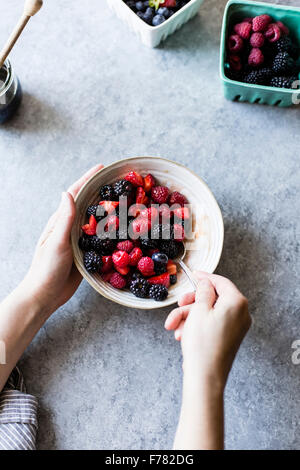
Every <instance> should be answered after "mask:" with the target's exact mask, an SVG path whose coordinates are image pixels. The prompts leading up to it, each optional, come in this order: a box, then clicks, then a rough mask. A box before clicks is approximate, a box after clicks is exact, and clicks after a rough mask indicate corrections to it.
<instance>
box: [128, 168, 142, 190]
mask: <svg viewBox="0 0 300 470" xmlns="http://www.w3.org/2000/svg"><path fill="white" fill-rule="evenodd" d="M124 179H125V180H127V181H130V183H131V184H133V186H136V187H137V186H143V185H144V180H143V177H142V176H141V175H139V174H138V173H136V171H130V172H129V173H128V175H126V176H125V178H124Z"/></svg>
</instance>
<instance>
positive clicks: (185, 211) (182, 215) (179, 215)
mask: <svg viewBox="0 0 300 470" xmlns="http://www.w3.org/2000/svg"><path fill="white" fill-rule="evenodd" d="M173 214H174V217H175V218H176V219H177V220H178V219H179V220H185V219H189V218H190V211H189V208H188V207H179V208H178V209H175V210H174V211H173Z"/></svg>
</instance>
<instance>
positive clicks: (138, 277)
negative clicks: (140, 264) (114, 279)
mask: <svg viewBox="0 0 300 470" xmlns="http://www.w3.org/2000/svg"><path fill="white" fill-rule="evenodd" d="M136 279H144V276H143V275H142V274H141V273H139V272H138V271H135V272H134V273H133V275H132V280H133V281H135V280H136Z"/></svg>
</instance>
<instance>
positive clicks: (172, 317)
mask: <svg viewBox="0 0 300 470" xmlns="http://www.w3.org/2000/svg"><path fill="white" fill-rule="evenodd" d="M191 307H192V305H185V306H184V307H178V308H175V309H174V310H172V312H171V313H170V314H169V315H168V318H167V319H166V321H165V329H166V330H176V328H178V326H179V324H180V322H181V321H182V320H185V319H186V318H187V316H188V314H189V312H190V309H191Z"/></svg>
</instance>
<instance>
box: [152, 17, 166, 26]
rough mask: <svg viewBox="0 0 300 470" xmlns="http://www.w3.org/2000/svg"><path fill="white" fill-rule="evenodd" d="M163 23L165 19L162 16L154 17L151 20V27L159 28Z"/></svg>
mask: <svg viewBox="0 0 300 470" xmlns="http://www.w3.org/2000/svg"><path fill="white" fill-rule="evenodd" d="M164 21H166V18H165V17H164V16H162V15H155V16H154V18H153V20H152V25H153V26H159V25H160V24H162V23H163V22H164Z"/></svg>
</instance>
